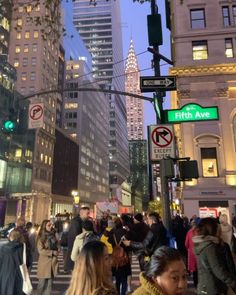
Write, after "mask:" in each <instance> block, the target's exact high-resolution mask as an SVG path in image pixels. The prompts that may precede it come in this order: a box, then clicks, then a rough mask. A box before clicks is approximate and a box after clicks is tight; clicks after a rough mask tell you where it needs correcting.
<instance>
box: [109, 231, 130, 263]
mask: <svg viewBox="0 0 236 295" xmlns="http://www.w3.org/2000/svg"><path fill="white" fill-rule="evenodd" d="M113 238H114V241H115V246H114V247H113V252H112V256H111V258H112V267H115V268H118V267H121V266H124V265H126V264H128V263H129V257H128V255H127V253H126V252H125V250H124V248H123V247H122V246H121V245H120V244H121V242H122V240H120V242H119V243H117V240H116V236H115V235H113Z"/></svg>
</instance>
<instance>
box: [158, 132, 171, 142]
mask: <svg viewBox="0 0 236 295" xmlns="http://www.w3.org/2000/svg"><path fill="white" fill-rule="evenodd" d="M168 134H169V132H167V131H166V130H163V131H162V132H157V133H156V140H157V142H160V137H161V138H163V137H166V135H168Z"/></svg>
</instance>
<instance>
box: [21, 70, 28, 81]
mask: <svg viewBox="0 0 236 295" xmlns="http://www.w3.org/2000/svg"><path fill="white" fill-rule="evenodd" d="M21 80H22V81H26V80H27V73H25V72H23V73H21Z"/></svg>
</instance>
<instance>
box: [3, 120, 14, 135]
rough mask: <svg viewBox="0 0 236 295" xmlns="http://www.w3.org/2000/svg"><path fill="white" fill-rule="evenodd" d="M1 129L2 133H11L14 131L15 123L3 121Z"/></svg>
mask: <svg viewBox="0 0 236 295" xmlns="http://www.w3.org/2000/svg"><path fill="white" fill-rule="evenodd" d="M3 128H4V131H6V132H9V133H11V132H13V131H14V130H15V128H16V124H15V122H13V121H11V120H5V121H4V123H3Z"/></svg>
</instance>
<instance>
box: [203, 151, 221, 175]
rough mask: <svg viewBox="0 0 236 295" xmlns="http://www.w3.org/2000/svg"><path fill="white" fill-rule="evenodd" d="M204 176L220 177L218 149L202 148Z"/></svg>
mask: <svg viewBox="0 0 236 295" xmlns="http://www.w3.org/2000/svg"><path fill="white" fill-rule="evenodd" d="M201 159H202V176H203V177H218V165H217V156H216V148H201Z"/></svg>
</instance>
